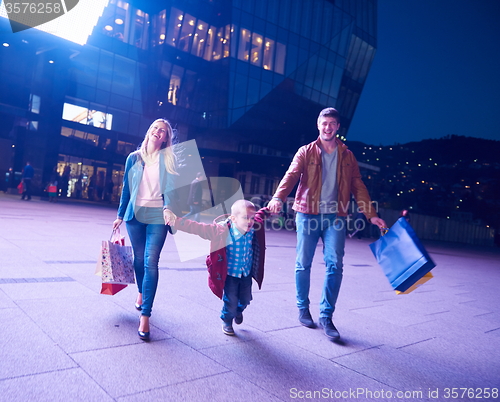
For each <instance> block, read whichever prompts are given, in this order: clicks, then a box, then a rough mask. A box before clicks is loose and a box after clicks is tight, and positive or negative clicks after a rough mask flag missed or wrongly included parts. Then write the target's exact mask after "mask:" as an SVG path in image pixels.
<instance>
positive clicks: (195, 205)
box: [184, 172, 203, 222]
mask: <svg viewBox="0 0 500 402" xmlns="http://www.w3.org/2000/svg"><path fill="white" fill-rule="evenodd" d="M202 181H203V173H201V172H198V173H197V174H196V177H195V179H194V180H193V181H192V182H191V186H190V188H189V196H188V205H189V213H187V214H186V215H184V218H187V217H188V216H191V215H193V220H195V221H196V222H199V221H200V212H201V201H202V195H203V188H202V187H201V186H202V184H201V182H202Z"/></svg>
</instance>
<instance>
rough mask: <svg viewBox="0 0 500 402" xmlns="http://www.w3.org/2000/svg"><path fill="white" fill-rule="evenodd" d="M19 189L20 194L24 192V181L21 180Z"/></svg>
mask: <svg viewBox="0 0 500 402" xmlns="http://www.w3.org/2000/svg"><path fill="white" fill-rule="evenodd" d="M17 191H18V192H19V194H22V193H23V191H24V186H23V182H21V183H19V184H18V186H17Z"/></svg>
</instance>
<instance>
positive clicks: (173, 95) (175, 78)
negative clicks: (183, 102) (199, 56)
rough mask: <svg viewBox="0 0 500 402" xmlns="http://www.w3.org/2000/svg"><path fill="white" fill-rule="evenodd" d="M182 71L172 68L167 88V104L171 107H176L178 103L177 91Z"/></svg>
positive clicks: (179, 86)
mask: <svg viewBox="0 0 500 402" xmlns="http://www.w3.org/2000/svg"><path fill="white" fill-rule="evenodd" d="M183 74H184V69H183V68H182V67H179V66H174V68H173V69H172V75H171V76H170V83H169V86H168V98H167V99H168V102H169V103H171V104H172V105H177V103H178V102H179V91H180V88H181V82H182V76H183Z"/></svg>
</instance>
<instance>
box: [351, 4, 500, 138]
mask: <svg viewBox="0 0 500 402" xmlns="http://www.w3.org/2000/svg"><path fill="white" fill-rule="evenodd" d="M499 116H500V0H418V1H417V0H379V1H378V44H377V53H376V55H375V60H374V62H373V64H372V67H371V70H370V73H369V75H368V78H367V81H366V84H365V87H364V89H363V93H362V95H361V98H360V101H359V103H358V107H357V109H356V112H355V114H354V118H353V121H352V124H351V127H350V129H349V132H348V140H351V141H362V142H365V143H367V144H371V145H379V144H382V145H392V144H395V143H401V144H403V143H407V142H411V141H420V140H422V139H427V138H441V137H443V136H445V135H448V134H456V135H464V136H469V137H480V138H487V139H495V140H500V118H499Z"/></svg>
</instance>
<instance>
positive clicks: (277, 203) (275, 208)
mask: <svg viewBox="0 0 500 402" xmlns="http://www.w3.org/2000/svg"><path fill="white" fill-rule="evenodd" d="M282 206H283V202H282V201H281V200H278V199H276V198H273V199H272V200H271V201H269V204H267V207H268V208H269V210H270V211H271V213H273V214H277V213H279V212H281V207H282Z"/></svg>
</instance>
